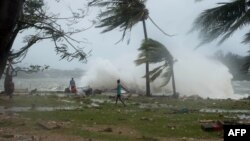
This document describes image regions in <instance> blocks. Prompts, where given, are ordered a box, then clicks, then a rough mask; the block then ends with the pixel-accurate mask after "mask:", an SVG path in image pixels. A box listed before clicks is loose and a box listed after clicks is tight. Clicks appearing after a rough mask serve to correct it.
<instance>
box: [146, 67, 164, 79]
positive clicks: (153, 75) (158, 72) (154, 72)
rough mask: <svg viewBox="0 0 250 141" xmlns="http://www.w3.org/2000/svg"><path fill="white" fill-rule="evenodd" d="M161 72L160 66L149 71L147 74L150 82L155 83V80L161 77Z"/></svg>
mask: <svg viewBox="0 0 250 141" xmlns="http://www.w3.org/2000/svg"><path fill="white" fill-rule="evenodd" d="M162 71H163V67H162V66H159V67H157V68H155V69H154V70H152V71H150V72H149V75H150V81H155V79H156V78H158V77H159V76H160V75H161V73H162Z"/></svg>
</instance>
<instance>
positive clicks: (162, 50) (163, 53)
mask: <svg viewBox="0 0 250 141" xmlns="http://www.w3.org/2000/svg"><path fill="white" fill-rule="evenodd" d="M138 50H139V51H140V54H139V56H138V58H137V59H136V60H135V63H136V65H141V64H144V63H146V62H149V63H150V64H160V65H158V66H157V67H155V68H154V69H153V70H151V71H150V72H149V76H150V81H154V80H156V78H158V77H159V76H162V78H163V83H162V85H161V87H163V86H165V85H167V84H168V83H169V81H170V79H171V78H172V87H173V97H178V95H177V93H176V87H175V77H174V58H173V56H172V55H171V53H170V52H169V51H168V50H167V48H166V47H165V46H164V45H163V44H162V43H160V42H158V41H156V40H153V39H148V40H143V42H142V44H141V47H140V48H139V49H138Z"/></svg>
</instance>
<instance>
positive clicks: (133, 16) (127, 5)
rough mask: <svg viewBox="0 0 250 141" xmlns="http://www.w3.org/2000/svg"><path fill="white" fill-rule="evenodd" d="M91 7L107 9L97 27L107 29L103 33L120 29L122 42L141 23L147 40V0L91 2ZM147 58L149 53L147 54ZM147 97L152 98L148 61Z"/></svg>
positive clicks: (101, 15) (100, 15) (99, 0)
mask: <svg viewBox="0 0 250 141" xmlns="http://www.w3.org/2000/svg"><path fill="white" fill-rule="evenodd" d="M89 6H99V7H105V8H106V11H104V12H101V13H100V14H99V17H100V23H99V25H97V26H96V27H105V29H104V30H103V31H102V33H105V32H108V31H111V30H113V29H116V28H120V29H121V30H122V31H123V34H122V38H121V40H123V39H124V37H125V35H126V33H127V32H129V31H131V29H132V27H133V26H134V25H135V24H137V23H139V22H142V23H143V31H144V36H145V40H147V38H148V36H147V28H146V23H145V20H146V19H147V18H148V14H149V13H148V9H146V6H145V0H91V2H90V3H89ZM146 56H147V53H146ZM145 63H146V95H147V96H150V95H151V93H150V80H149V62H148V61H146V62H145Z"/></svg>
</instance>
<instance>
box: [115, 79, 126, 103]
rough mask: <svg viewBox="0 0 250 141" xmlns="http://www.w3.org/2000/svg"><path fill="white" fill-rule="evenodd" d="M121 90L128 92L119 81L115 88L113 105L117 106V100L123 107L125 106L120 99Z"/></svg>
mask: <svg viewBox="0 0 250 141" xmlns="http://www.w3.org/2000/svg"><path fill="white" fill-rule="evenodd" d="M122 89H124V90H125V91H127V92H129V91H128V90H127V89H126V88H125V87H124V86H123V85H121V82H120V80H119V79H118V80H117V88H116V102H115V104H117V101H118V99H119V100H120V101H121V102H122V104H123V105H124V106H126V104H125V103H124V101H123V100H122V99H121V94H122Z"/></svg>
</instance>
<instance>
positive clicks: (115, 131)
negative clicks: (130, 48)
mask: <svg viewBox="0 0 250 141" xmlns="http://www.w3.org/2000/svg"><path fill="white" fill-rule="evenodd" d="M91 99H99V100H101V102H96V104H97V105H99V106H91V103H93V102H92V100H91ZM102 101H103V102H102ZM31 105H35V106H52V107H58V106H61V107H63V106H65V107H67V106H78V107H79V106H80V107H81V108H78V109H76V110H57V111H50V112H48V111H47V112H45V111H43V112H42V111H37V110H30V111H28V112H20V113H18V114H17V115H16V114H13V113H12V114H9V115H8V114H7V117H6V113H5V114H1V115H0V116H2V119H1V118H0V136H2V138H4V135H6V134H7V133H5V132H2V133H1V129H3V130H5V131H6V132H7V131H8V129H9V130H12V132H13V133H19V134H20V133H22V134H25V135H29V136H40V140H46V141H47V140H48V141H49V140H50V137H54V139H55V138H56V137H58V136H66V137H64V138H66V139H67V138H68V139H69V140H72V139H71V138H70V137H72V138H73V140H76V141H78V140H79V141H80V140H98V141H99V140H100V141H102V140H103V141H118V140H119V141H137V140H142V141H157V140H159V141H165V140H170V141H171V140H173V141H176V140H195V141H196V140H197V141H198V140H206V141H207V140H222V133H221V132H204V131H203V130H201V128H200V123H199V121H200V120H207V119H212V120H223V119H224V118H225V117H233V116H235V114H232V113H231V114H230V113H201V112H199V109H202V108H216V109H217V108H218V109H249V106H250V101H247V100H238V101H234V100H211V99H206V100H204V99H199V100H194V99H169V98H164V97H151V98H149V97H132V98H130V99H129V100H126V105H127V106H126V107H124V106H123V105H122V104H121V103H119V104H118V105H115V104H114V100H113V99H109V98H108V97H107V96H92V97H87V98H76V97H66V98H58V97H55V96H16V97H14V99H13V100H11V101H9V100H7V99H6V98H3V97H1V99H0V106H7V107H11V106H31ZM4 116H5V117H4ZM39 121H43V122H51V121H53V122H54V123H60V128H57V129H52V130H45V129H43V128H42V127H41V126H39V125H38V122H39ZM12 132H11V131H10V133H12ZM43 136H46V138H45V137H44V139H43ZM0 139H1V138H0ZM4 139H6V140H7V138H4ZM51 140H52V139H51Z"/></svg>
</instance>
